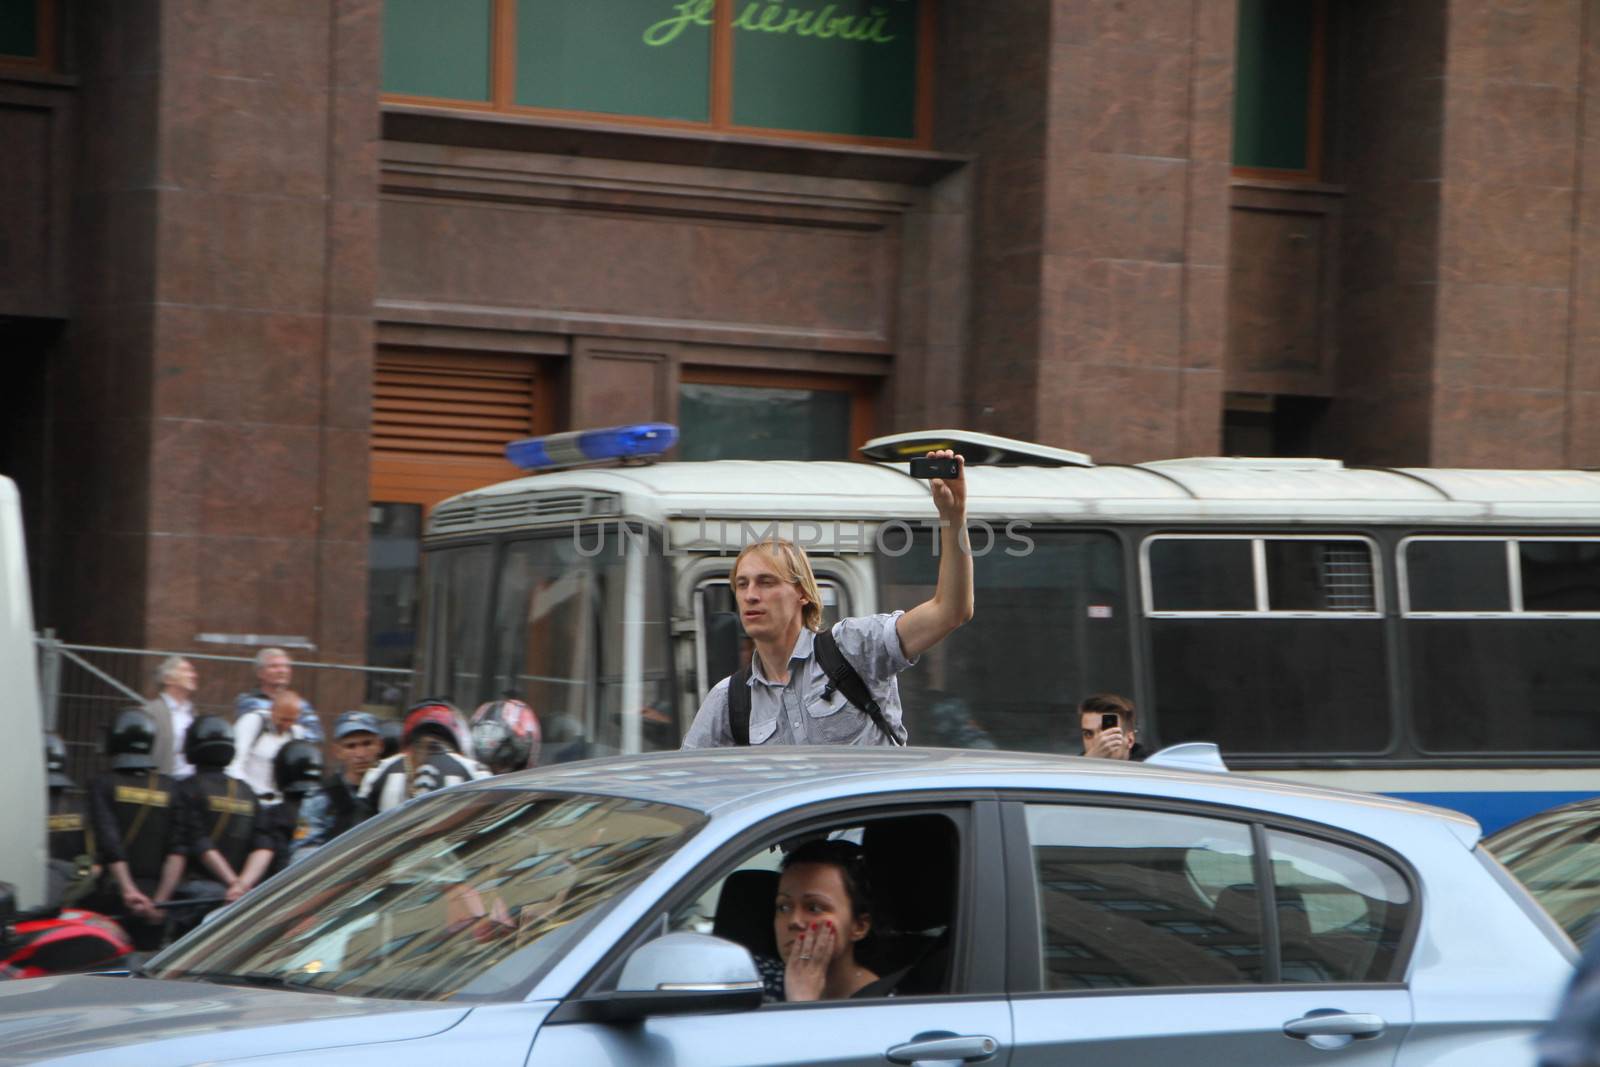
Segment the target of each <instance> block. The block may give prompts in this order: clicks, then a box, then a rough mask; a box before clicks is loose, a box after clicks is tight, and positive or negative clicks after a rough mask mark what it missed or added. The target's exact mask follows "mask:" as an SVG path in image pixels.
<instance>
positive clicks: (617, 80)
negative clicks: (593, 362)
mask: <svg viewBox="0 0 1600 1067" xmlns="http://www.w3.org/2000/svg"><path fill="white" fill-rule="evenodd" d="M923 2H924V0H731V3H729V4H727V5H726V6H725V7H724V8H723V10H725V11H726V12H727V17H728V18H729V20H730V23H731V24H730V25H729V26H728V27H727V28H726V29H727V32H729V33H730V34H731V37H732V57H731V62H732V71H731V77H730V78H729V79H728V80H727V82H726V83H725V84H727V85H729V86H730V90H729V99H728V100H727V101H726V102H725V108H726V109H725V110H723V109H719V108H718V107H717V106H716V102H715V101H713V99H712V92H713V88H712V69H713V65H714V60H713V48H714V40H715V34H716V31H717V27H716V25H715V23H716V18H717V16H718V10H719V5H718V4H717V3H716V0H516V5H515V10H516V19H515V23H516V26H515V34H516V41H515V46H514V48H512V50H511V51H512V55H513V63H514V70H513V72H512V76H511V83H512V103H514V104H518V105H522V106H524V107H538V108H551V109H556V110H563V111H587V112H598V113H601V114H610V115H635V116H642V117H647V118H658V119H670V120H676V121H683V122H694V123H710V122H712V121H713V116H714V115H719V116H728V117H729V118H730V119H731V123H732V125H734V126H740V127H748V128H756V129H768V130H786V131H797V132H808V133H820V134H835V135H840V136H854V137H882V138H893V139H902V140H910V139H914V138H915V137H916V136H917V132H918V131H917V88H918V78H919V75H920V74H921V73H922V72H920V71H919V70H918V66H919V62H920V47H919V46H920V43H921V42H920V28H921V18H920V15H921V5H922V3H923ZM492 6H493V5H492V2H491V0H450V2H449V3H444V2H441V0H386V3H385V19H384V25H385V38H384V82H383V84H384V89H385V90H386V91H388V92H395V93H407V94H411V95H417V96H432V97H441V98H445V99H452V100H473V101H478V100H487V99H489V98H490V92H489V82H490V73H489V72H490V70H491V63H490V56H491V53H492V47H491V43H490V42H491V24H492V21H493V19H492V10H491V9H492ZM719 121H720V119H719Z"/></svg>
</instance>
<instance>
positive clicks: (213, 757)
mask: <svg viewBox="0 0 1600 1067" xmlns="http://www.w3.org/2000/svg"><path fill="white" fill-rule="evenodd" d="M233 752H234V748H233V724H232V723H231V722H229V721H228V720H227V719H224V718H223V717H222V716H221V715H202V716H200V717H199V718H198V719H196V720H195V721H194V722H192V723H190V724H189V731H188V733H186V734H184V735H183V758H184V759H186V760H188V761H189V762H190V763H192V764H194V765H195V766H196V767H204V768H206V769H208V770H217V769H219V768H222V767H226V766H227V765H228V764H230V763H232V762H233Z"/></svg>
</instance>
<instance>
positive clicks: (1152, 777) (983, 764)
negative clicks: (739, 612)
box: [463, 746, 1479, 846]
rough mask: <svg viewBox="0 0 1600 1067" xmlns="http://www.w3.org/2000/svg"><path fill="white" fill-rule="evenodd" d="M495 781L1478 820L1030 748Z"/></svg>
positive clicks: (694, 763) (838, 750)
mask: <svg viewBox="0 0 1600 1067" xmlns="http://www.w3.org/2000/svg"><path fill="white" fill-rule="evenodd" d="M506 786H517V787H524V788H529V789H552V790H559V791H562V792H566V791H574V792H585V793H599V794H602V795H607V796H622V797H628V798H631V799H638V800H649V801H655V802H658V803H662V804H673V805H677V806H679V807H687V808H692V809H695V810H697V811H701V812H704V813H705V814H707V815H712V816H718V815H724V814H728V813H732V812H736V811H739V810H743V809H746V808H755V807H761V808H766V807H768V806H770V805H771V804H774V803H779V804H781V803H786V802H800V801H806V800H816V799H825V798H827V797H830V796H861V795H869V794H879V793H888V792H904V791H919V790H949V789H959V790H1008V791H1017V790H1023V791H1026V790H1037V789H1070V790H1073V791H1076V792H1105V793H1126V794H1129V795H1137V796H1155V797H1162V798H1166V799H1175V800H1193V801H1200V802H1206V803H1213V804H1222V805H1231V806H1237V807H1244V808H1252V809H1256V810H1261V811H1276V812H1279V813H1282V814H1288V815H1296V816H1300V817H1304V818H1311V819H1317V820H1324V821H1328V822H1331V823H1333V824H1335V825H1343V824H1345V823H1346V822H1348V821H1349V820H1350V819H1352V818H1354V819H1356V820H1358V821H1360V820H1363V819H1373V820H1382V819H1383V818H1384V817H1385V816H1398V817H1401V818H1414V817H1419V816H1420V817H1425V818H1429V819H1438V820H1443V821H1445V822H1446V823H1448V824H1450V827H1451V829H1452V831H1453V832H1454V833H1455V834H1456V836H1457V837H1459V838H1461V839H1462V841H1463V842H1464V843H1466V844H1468V845H1469V846H1470V845H1471V844H1473V843H1474V842H1476V840H1477V838H1478V835H1479V829H1478V824H1477V823H1476V822H1475V821H1473V820H1472V819H1471V818H1469V817H1468V816H1465V815H1462V814H1460V813H1459V812H1454V811H1447V810H1445V809H1442V808H1433V807H1428V806H1427V805H1423V804H1416V803H1412V802H1410V801H1403V800H1395V799H1393V798H1391V797H1385V796H1381V795H1379V794H1375V793H1356V792H1348V791H1344V790H1337V789H1326V788H1321V787H1317V786H1308V785H1302V784H1300V783H1296V782H1284V781H1277V780H1274V779H1270V778H1257V777H1250V776H1245V775H1235V774H1230V773H1219V772H1205V771H1188V770H1182V769H1179V768H1176V767H1170V766H1160V765H1156V764H1150V763H1131V762H1123V761H1120V760H1102V759H1086V758H1084V757H1081V756H1056V755H1047V754H1040V753H1033V752H1004V751H992V750H983V751H974V750H970V749H943V748H921V747H916V748H887V747H868V748H859V747H854V746H835V747H820V746H818V747H805V746H783V747H781V748H770V749H769V748H763V749H751V748H721V749H701V750H698V751H690V752H658V753H649V754H644V755H639V756H614V757H609V758H604V759H595V760H584V761H581V762H577V763H567V764H557V765H554V766H551V767H542V768H538V769H536V770H531V771H523V772H521V773H518V774H514V775H505V776H501V777H497V778H486V779H482V780H480V781H478V782H476V783H473V784H472V785H471V786H466V787H463V788H478V789H482V788H503V787H506ZM1357 812H1364V813H1365V814H1364V815H1358V814H1356V813H1357Z"/></svg>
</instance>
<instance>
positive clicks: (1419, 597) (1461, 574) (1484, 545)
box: [1400, 538, 1511, 612]
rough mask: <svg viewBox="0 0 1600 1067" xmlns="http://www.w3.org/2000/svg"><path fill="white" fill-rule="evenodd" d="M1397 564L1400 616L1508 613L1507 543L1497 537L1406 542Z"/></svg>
mask: <svg viewBox="0 0 1600 1067" xmlns="http://www.w3.org/2000/svg"><path fill="white" fill-rule="evenodd" d="M1401 564H1402V569H1401V571H1400V573H1401V575H1402V578H1403V581H1404V582H1405V596H1404V598H1403V599H1402V601H1401V605H1402V610H1404V611H1408V612H1418V611H1426V612H1435V611H1510V610H1511V578H1510V572H1509V570H1508V569H1507V564H1506V543H1505V541H1503V540H1501V539H1499V538H1495V539H1493V540H1465V539H1463V540H1457V541H1416V540H1412V541H1407V542H1406V544H1405V548H1404V549H1403V550H1402V552H1401Z"/></svg>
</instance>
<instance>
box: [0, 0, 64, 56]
mask: <svg viewBox="0 0 1600 1067" xmlns="http://www.w3.org/2000/svg"><path fill="white" fill-rule="evenodd" d="M55 14H56V12H55V0H0V64H5V65H6V66H24V67H41V68H48V67H51V66H53V65H54V62H55V57H54V52H55Z"/></svg>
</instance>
